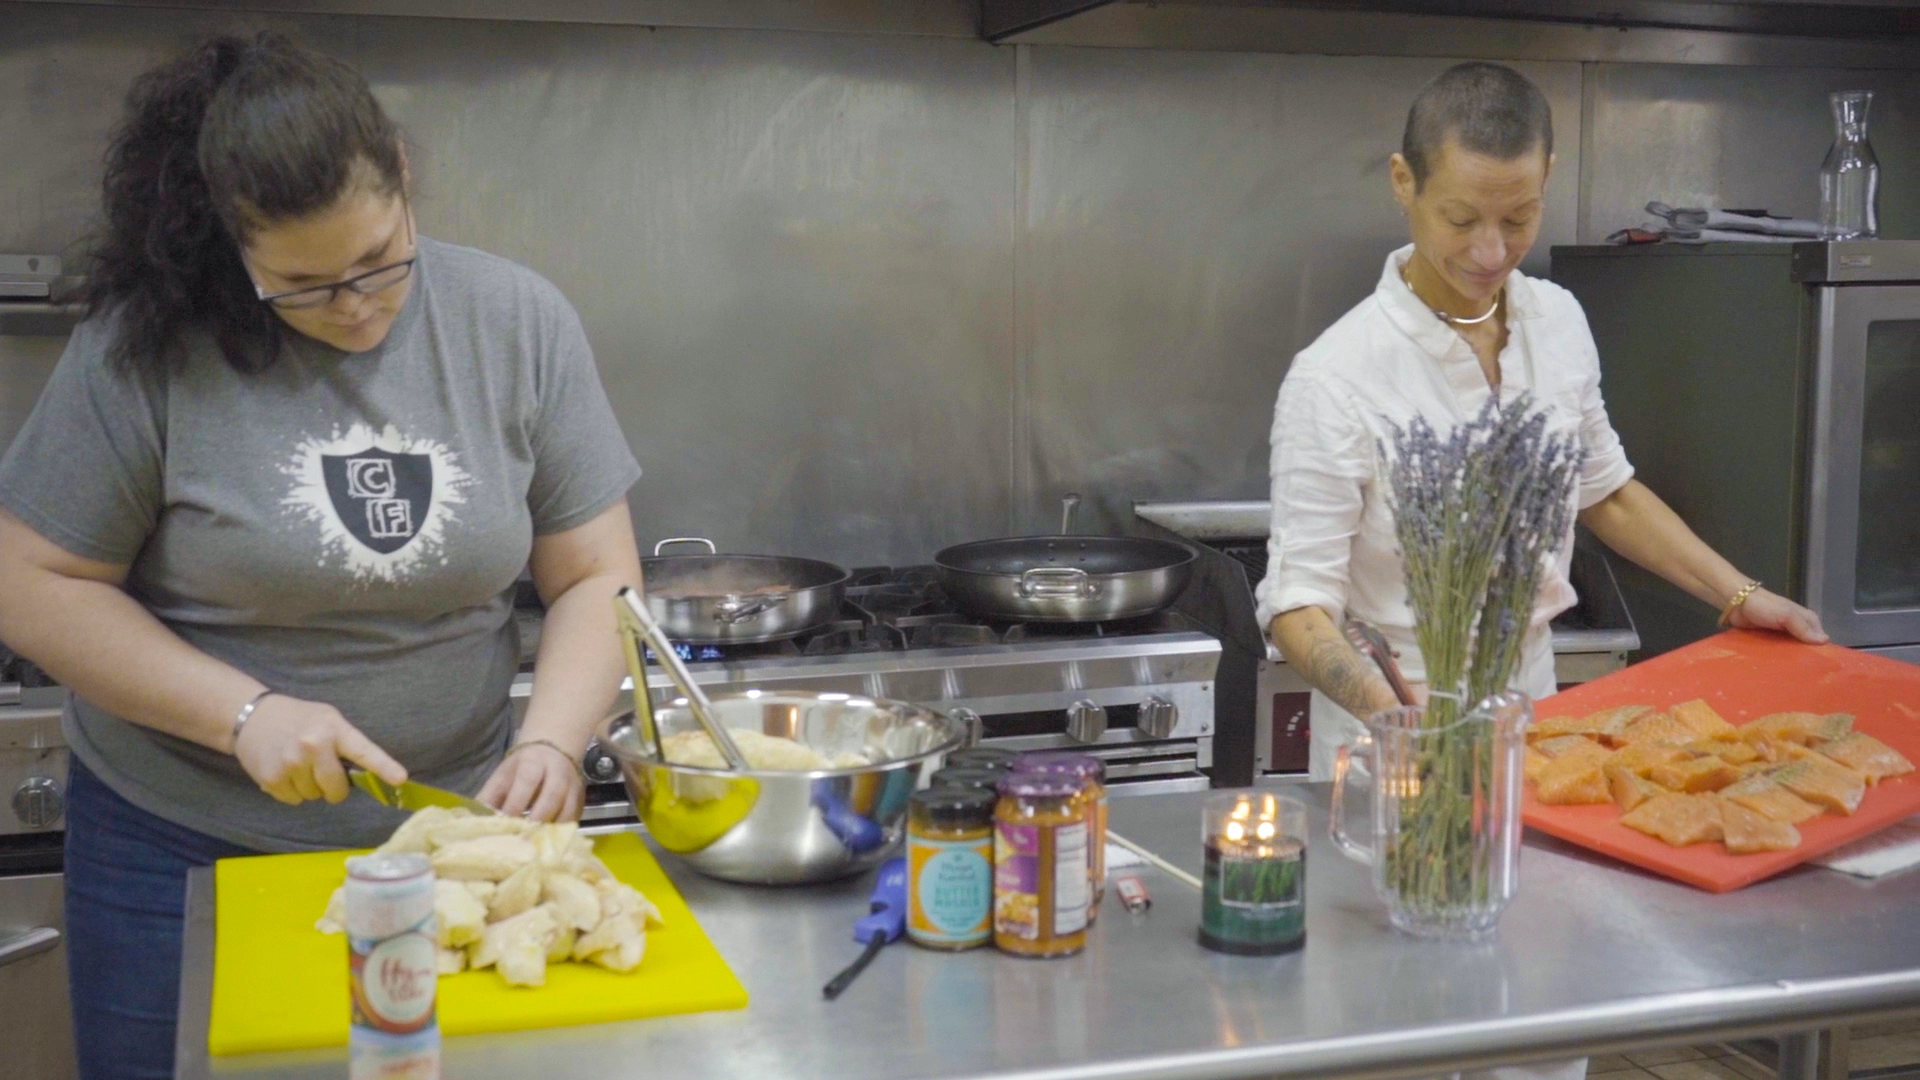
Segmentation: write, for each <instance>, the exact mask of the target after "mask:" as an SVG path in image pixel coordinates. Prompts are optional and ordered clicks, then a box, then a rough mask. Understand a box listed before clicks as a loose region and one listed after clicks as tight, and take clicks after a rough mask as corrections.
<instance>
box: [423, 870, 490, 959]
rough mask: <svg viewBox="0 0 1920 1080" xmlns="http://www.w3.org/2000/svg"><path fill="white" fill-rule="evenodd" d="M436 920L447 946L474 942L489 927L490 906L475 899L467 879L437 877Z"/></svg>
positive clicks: (435, 891)
mask: <svg viewBox="0 0 1920 1080" xmlns="http://www.w3.org/2000/svg"><path fill="white" fill-rule="evenodd" d="M433 921H434V926H435V927H436V930H437V933H436V935H435V936H436V939H437V940H438V941H439V943H440V945H441V947H442V948H443V949H444V948H448V947H453V946H459V945H470V944H472V943H473V942H476V941H479V940H480V933H481V931H483V930H485V929H486V928H487V906H486V905H485V904H482V903H481V902H480V901H478V900H476V899H474V897H473V893H472V892H470V891H468V889H467V886H466V884H465V883H464V882H459V881H435V882H434V883H433Z"/></svg>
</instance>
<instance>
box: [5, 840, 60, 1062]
mask: <svg viewBox="0 0 1920 1080" xmlns="http://www.w3.org/2000/svg"><path fill="white" fill-rule="evenodd" d="M55 839H57V837H55ZM9 854H15V853H14V852H9ZM60 884H61V877H60V875H59V874H58V873H40V874H32V873H29V874H8V873H5V872H0V1031H4V1032H5V1036H4V1040H5V1047H6V1049H5V1050H4V1051H0V1061H3V1062H4V1064H0V1075H6V1076H31V1077H36V1078H38V1077H45V1078H48V1080H70V1078H71V1077H72V1076H74V1074H75V1066H74V1060H73V1020H72V1017H71V1016H70V1015H69V1012H68V1005H67V949H66V941H65V939H64V935H65V933H66V923H65V921H64V919H63V917H62V915H61V899H62V896H61V888H60Z"/></svg>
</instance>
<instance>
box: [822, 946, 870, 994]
mask: <svg viewBox="0 0 1920 1080" xmlns="http://www.w3.org/2000/svg"><path fill="white" fill-rule="evenodd" d="M886 944H887V935H885V934H875V935H873V939H872V940H871V941H868V942H867V951H866V952H863V953H861V954H860V959H858V960H855V961H854V962H853V963H851V964H848V965H847V970H845V971H843V972H841V973H840V974H838V975H835V976H834V977H833V981H832V982H830V983H828V984H827V985H825V986H823V987H821V988H820V992H821V993H822V994H824V995H826V998H827V1000H828V1001H832V1000H833V999H834V998H837V997H839V996H840V993H841V991H843V990H845V989H846V988H847V987H849V986H852V985H853V980H855V979H857V978H859V977H860V973H861V972H863V971H865V970H867V965H868V964H871V963H873V958H874V957H876V956H879V955H880V950H881V949H883V948H885V947H886Z"/></svg>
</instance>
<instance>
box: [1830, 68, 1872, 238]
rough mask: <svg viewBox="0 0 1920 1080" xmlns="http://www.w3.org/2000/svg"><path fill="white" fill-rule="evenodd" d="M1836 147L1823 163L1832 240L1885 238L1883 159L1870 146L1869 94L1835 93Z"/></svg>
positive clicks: (1831, 98) (1851, 91) (1834, 130)
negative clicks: (1882, 229)
mask: <svg viewBox="0 0 1920 1080" xmlns="http://www.w3.org/2000/svg"><path fill="white" fill-rule="evenodd" d="M1827 103H1828V104H1829V105H1830V106H1831V107H1832V109H1833V146H1832V147H1831V148H1830V149H1828V150H1827V159H1826V160H1825V161H1823V162H1821V163H1820V225H1821V229H1822V231H1823V233H1824V234H1825V236H1826V238H1827V239H1828V240H1872V239H1873V238H1875V237H1877V236H1879V235H1880V159H1879V158H1877V157H1875V156H1874V153H1873V144H1872V143H1871V142H1868V141H1867V110H1868V109H1870V108H1871V107H1872V106H1873V93H1872V91H1869V90H1844V91H1841V92H1840V93H1837V94H1830V95H1828V97H1827Z"/></svg>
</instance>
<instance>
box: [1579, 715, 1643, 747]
mask: <svg viewBox="0 0 1920 1080" xmlns="http://www.w3.org/2000/svg"><path fill="white" fill-rule="evenodd" d="M1652 711H1653V706H1651V705H1620V706H1616V707H1614V708H1611V709H1601V710H1600V711H1599V712H1597V713H1594V714H1593V715H1591V716H1589V717H1586V721H1587V722H1588V723H1591V724H1593V725H1595V726H1594V729H1593V733H1594V734H1595V735H1597V736H1599V737H1600V741H1602V742H1605V743H1610V744H1612V745H1615V746H1617V745H1619V743H1620V736H1621V734H1622V733H1623V732H1625V731H1626V730H1627V725H1628V724H1631V723H1633V722H1634V721H1635V720H1638V719H1640V718H1641V717H1642V716H1645V715H1646V714H1648V713H1650V712H1652Z"/></svg>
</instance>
